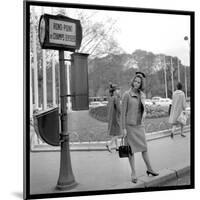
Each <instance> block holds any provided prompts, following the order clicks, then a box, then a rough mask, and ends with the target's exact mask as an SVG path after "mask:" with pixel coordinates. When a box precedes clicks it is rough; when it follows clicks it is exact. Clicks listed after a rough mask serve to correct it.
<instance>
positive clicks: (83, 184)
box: [30, 133, 190, 194]
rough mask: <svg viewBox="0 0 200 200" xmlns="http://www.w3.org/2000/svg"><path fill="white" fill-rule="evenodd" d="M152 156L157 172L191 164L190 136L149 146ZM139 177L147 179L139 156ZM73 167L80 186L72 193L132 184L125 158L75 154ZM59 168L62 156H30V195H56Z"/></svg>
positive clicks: (58, 154)
mask: <svg viewBox="0 0 200 200" xmlns="http://www.w3.org/2000/svg"><path fill="white" fill-rule="evenodd" d="M148 148H149V155H150V159H151V162H152V165H153V166H154V168H155V170H157V171H159V170H162V169H164V168H168V169H174V168H179V167H181V166H187V165H189V164H190V134H189V133H188V134H187V137H186V138H182V137H181V136H180V135H176V136H175V138H174V139H173V140H172V139H171V138H170V137H167V138H162V139H158V140H152V141H149V142H148ZM135 159H136V171H137V176H138V177H139V176H142V175H145V165H144V162H143V160H142V158H141V154H140V153H137V154H136V156H135ZM71 163H72V168H73V172H74V176H75V179H76V181H77V182H78V186H77V187H76V188H75V189H73V190H70V191H87V190H101V189H107V188H111V187H113V186H115V185H119V184H120V183H130V168H129V164H128V160H127V159H126V158H119V157H118V154H117V153H112V154H111V153H109V152H107V151H78V152H77V151H73V152H71ZM59 166H60V153H59V152H32V153H31V155H30V180H31V183H30V192H31V194H42V193H52V192H55V190H54V188H55V186H56V183H57V179H58V175H59Z"/></svg>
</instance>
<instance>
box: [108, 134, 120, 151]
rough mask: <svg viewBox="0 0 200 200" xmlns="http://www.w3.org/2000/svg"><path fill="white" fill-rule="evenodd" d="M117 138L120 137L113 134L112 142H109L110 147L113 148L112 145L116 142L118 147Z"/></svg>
mask: <svg viewBox="0 0 200 200" xmlns="http://www.w3.org/2000/svg"><path fill="white" fill-rule="evenodd" d="M117 139H118V136H113V137H112V139H111V141H110V144H109V146H110V148H112V145H113V144H114V143H115V145H116V148H118V143H117Z"/></svg>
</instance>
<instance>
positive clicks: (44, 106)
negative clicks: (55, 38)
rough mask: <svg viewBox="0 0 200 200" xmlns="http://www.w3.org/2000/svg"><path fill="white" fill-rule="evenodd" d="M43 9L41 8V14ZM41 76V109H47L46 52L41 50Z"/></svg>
mask: <svg viewBox="0 0 200 200" xmlns="http://www.w3.org/2000/svg"><path fill="white" fill-rule="evenodd" d="M43 13H44V7H42V14H43ZM42 75H43V109H44V110H46V109H47V72H46V50H44V49H43V50H42Z"/></svg>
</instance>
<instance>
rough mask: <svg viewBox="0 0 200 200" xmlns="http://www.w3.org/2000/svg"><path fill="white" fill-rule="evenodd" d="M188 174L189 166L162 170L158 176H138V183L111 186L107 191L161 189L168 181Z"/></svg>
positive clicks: (176, 179)
mask: <svg viewBox="0 0 200 200" xmlns="http://www.w3.org/2000/svg"><path fill="white" fill-rule="evenodd" d="M188 173H190V166H189V165H188V166H185V167H180V168H174V169H167V168H166V169H162V170H160V171H159V176H155V177H153V176H145V175H143V176H140V177H138V182H137V183H136V184H134V185H133V183H132V182H131V181H130V182H125V183H121V184H117V185H113V186H111V187H110V188H109V189H114V190H115V189H131V188H150V187H161V186H162V184H165V183H167V182H169V181H172V180H173V181H178V179H180V178H181V177H183V176H184V175H186V174H188Z"/></svg>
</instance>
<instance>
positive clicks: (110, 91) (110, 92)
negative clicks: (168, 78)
mask: <svg viewBox="0 0 200 200" xmlns="http://www.w3.org/2000/svg"><path fill="white" fill-rule="evenodd" d="M114 91H115V87H114V86H113V84H112V83H110V84H109V94H110V96H113V93H114Z"/></svg>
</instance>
